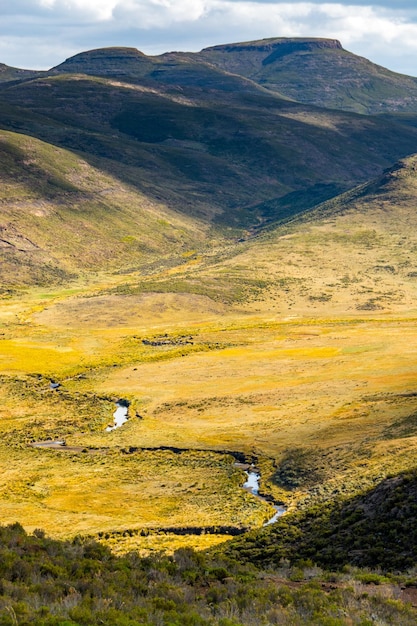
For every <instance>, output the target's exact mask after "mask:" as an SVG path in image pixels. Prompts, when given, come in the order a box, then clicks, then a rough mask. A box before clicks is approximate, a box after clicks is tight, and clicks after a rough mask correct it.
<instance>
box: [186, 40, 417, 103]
mask: <svg viewBox="0 0 417 626" xmlns="http://www.w3.org/2000/svg"><path fill="white" fill-rule="evenodd" d="M187 56H188V57H189V58H196V59H200V60H202V61H206V62H208V63H210V64H212V65H213V66H214V67H218V68H220V69H223V70H225V71H227V72H232V73H234V74H239V75H241V76H246V77H247V78H250V79H251V80H253V81H255V82H257V83H258V84H259V85H262V86H263V87H266V88H267V89H271V90H272V91H277V92H278V93H280V94H281V95H285V96H287V97H288V98H291V99H293V100H297V101H298V102H304V103H308V104H315V105H317V106H320V107H326V108H333V109H340V110H343V111H355V112H357V113H366V114H375V113H385V112H388V111H391V112H393V111H394V112H398V113H400V112H409V111H413V112H415V111H416V110H417V78H413V77H410V76H405V75H403V74H397V73H396V72H391V71H390V70H387V69H386V68H384V67H381V66H380V65H376V64H375V63H371V62H370V61H368V60H367V59H365V58H363V57H359V56H357V55H355V54H352V53H351V52H348V51H347V50H345V49H344V48H343V47H342V45H341V44H340V42H339V41H337V40H334V39H320V38H297V37H280V38H274V39H262V40H260V41H250V42H245V43H235V44H226V45H220V46H213V47H210V48H205V49H204V50H202V51H201V52H200V53H197V54H196V55H190V54H188V55H187Z"/></svg>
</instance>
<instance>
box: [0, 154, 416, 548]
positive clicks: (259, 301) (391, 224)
mask: <svg viewBox="0 0 417 626" xmlns="http://www.w3.org/2000/svg"><path fill="white" fill-rule="evenodd" d="M413 163H414V162H412V164H413ZM409 166H410V164H408V169H407V172H409V171H410V167H409ZM401 176H403V172H402V171H401V170H399V172H398V173H396V174H394V175H393V178H396V180H394V182H393V180H390V181H388V183H387V184H386V185H385V187H383V188H382V191H381V189H379V192H378V194H376V193H375V194H374V195H373V196H372V194H371V195H370V194H369V193H368V195H367V196H366V199H365V200H358V199H356V200H354V201H350V204H349V203H348V204H347V205H345V207H344V208H342V209H340V208H339V209H338V210H336V211H334V210H333V209H332V210H330V209H329V208H328V207H326V206H324V207H322V208H320V209H318V210H317V211H316V213H313V214H311V215H310V217H309V218H308V219H307V218H306V219H299V220H298V221H294V222H293V223H292V224H289V225H287V226H285V227H281V228H280V229H278V230H271V231H270V232H265V233H264V234H263V235H260V236H258V237H257V238H254V239H251V238H249V239H248V240H247V241H242V242H239V243H237V244H235V245H233V246H230V247H226V246H223V247H222V248H219V249H214V248H213V249H212V250H211V251H210V252H205V253H203V252H202V251H200V252H199V251H198V250H197V251H190V253H189V254H187V255H184V257H183V259H182V260H181V262H180V263H177V264H175V263H171V264H169V263H168V264H165V265H161V266H160V267H157V268H154V269H153V271H152V272H143V271H141V270H140V269H135V270H132V271H131V272H130V273H123V274H121V273H110V272H107V273H105V272H103V274H92V273H90V274H89V275H86V276H85V277H84V278H79V279H76V280H74V281H73V282H72V283H71V282H68V283H67V284H66V286H65V288H64V287H62V288H60V287H54V288H50V289H48V288H43V289H40V288H27V289H25V290H23V291H15V292H13V293H9V294H5V295H4V297H3V299H2V300H1V301H0V376H1V383H2V384H1V387H0V407H1V408H0V416H1V421H0V429H1V433H2V439H1V441H2V443H1V444H0V475H1V482H0V487H1V492H0V504H1V511H2V522H11V521H15V520H19V521H20V522H21V523H22V524H23V526H24V527H25V528H27V529H29V530H33V529H34V528H38V527H42V528H44V529H45V530H46V531H47V532H48V534H50V535H52V536H57V537H66V536H74V535H76V534H91V535H95V536H98V535H99V533H101V534H100V537H101V539H102V540H103V541H105V542H107V543H108V544H109V545H111V546H112V547H113V548H114V549H115V550H119V551H121V550H128V549H130V548H132V547H136V546H139V547H142V548H146V549H148V550H149V549H158V547H161V548H164V549H166V548H167V546H168V545H169V546H170V548H171V549H172V547H175V546H179V545H184V543H185V542H186V541H188V543H189V544H192V545H194V546H197V547H198V546H200V547H206V546H207V545H209V544H211V543H213V542H216V541H221V540H223V538H224V537H223V535H222V534H220V535H207V534H205V535H202V536H189V537H188V538H185V537H183V536H180V535H175V534H170V530H172V529H173V528H176V529H179V528H183V527H197V526H198V527H200V526H201V527H205V528H207V527H210V526H215V527H220V526H227V527H234V528H242V527H245V528H246V527H258V526H260V525H261V524H262V522H263V521H264V520H266V519H268V517H269V516H270V513H271V506H270V505H269V504H267V503H265V502H262V501H260V500H259V499H256V498H254V497H253V496H252V495H250V494H248V493H246V492H245V491H244V490H243V489H241V484H242V483H243V481H244V474H243V471H242V470H239V469H237V468H235V467H234V466H233V460H234V459H233V457H232V456H230V455H229V454H228V453H230V452H235V453H242V454H244V455H246V458H247V459H248V460H251V459H253V460H255V461H256V463H257V464H258V466H259V467H260V468H261V470H262V483H261V487H262V491H263V492H264V493H269V494H271V495H273V496H274V497H275V499H276V500H281V501H283V502H285V503H286V504H287V505H288V506H295V505H299V506H302V505H303V503H305V502H311V500H312V499H313V500H314V499H327V498H331V497H333V496H334V495H335V494H336V493H339V494H340V493H341V494H346V495H352V494H355V493H357V492H360V491H361V490H362V489H364V488H366V487H369V486H372V485H374V484H377V483H378V482H379V481H380V480H382V479H383V478H384V477H386V476H387V475H390V474H394V473H396V472H399V471H401V470H404V469H406V468H411V467H414V466H415V452H416V447H417V417H416V416H417V344H416V330H415V329H416V320H417V307H416V276H417V256H416V251H417V240H416V237H415V235H414V233H415V232H416V231H415V229H414V228H413V220H415V216H414V197H415V193H414V192H413V189H414V187H413V186H414V180H415V179H414V178H407V177H405V178H404V176H403V179H401V180H400V182H401V194H400V193H398V194H397V203H396V205H395V207H394V205H393V204H392V203H391V204H389V203H388V200H387V199H386V197H385V196H384V194H385V195H386V196H387V197H388V193H390V194H392V188H393V185H394V183H396V184H397V185H398V184H399V183H398V179H399V178H400V177H401ZM352 202H353V204H352ZM330 213H331V215H330ZM394 213H395V214H394ZM50 381H55V382H59V383H60V387H59V389H58V390H51V389H50V384H49V383H50ZM119 398H124V399H126V400H128V401H129V403H130V405H129V420H128V422H127V423H126V424H125V425H124V426H123V427H121V428H118V429H116V430H114V431H112V432H107V431H106V427H107V426H108V425H109V424H111V423H112V420H113V417H112V415H113V412H114V410H115V402H116V400H117V399H119ZM49 439H51V440H54V439H59V440H60V439H65V441H66V443H67V446H66V448H61V449H58V450H53V449H39V448H33V447H31V445H30V444H32V443H33V442H37V441H45V440H49ZM161 448H176V449H178V450H181V452H178V451H177V453H175V452H173V451H170V450H164V449H161ZM146 529H147V531H146ZM158 529H165V530H166V531H167V533H168V534H157V531H158ZM141 531H142V534H141ZM145 531H146V532H145ZM218 532H220V529H218Z"/></svg>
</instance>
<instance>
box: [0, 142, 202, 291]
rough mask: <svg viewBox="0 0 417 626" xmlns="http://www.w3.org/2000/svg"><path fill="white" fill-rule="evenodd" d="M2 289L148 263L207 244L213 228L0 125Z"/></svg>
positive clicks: (71, 155) (78, 159)
mask: <svg viewBox="0 0 417 626" xmlns="http://www.w3.org/2000/svg"><path fill="white" fill-rule="evenodd" d="M0 160H1V171H0V181H1V191H0V207H1V225H0V255H1V266H0V267H1V269H0V279H1V284H2V287H3V289H5V288H13V287H19V286H23V285H28V284H37V285H46V284H51V282H52V283H54V282H55V283H63V282H64V281H65V280H69V279H71V278H74V277H75V276H76V275H78V274H79V273H80V272H81V273H83V272H84V273H85V272H96V271H99V270H102V269H104V268H106V269H107V270H113V271H115V270H120V269H122V268H126V267H132V266H134V265H138V264H139V265H140V264H142V265H145V264H149V263H151V262H152V261H154V260H155V259H160V260H161V259H162V258H164V257H165V256H167V255H168V254H169V255H170V257H175V255H177V256H178V257H179V258H181V254H182V253H183V252H185V251H187V250H188V249H190V248H192V247H194V246H195V245H202V244H203V241H204V239H205V234H206V230H207V227H206V226H205V225H204V224H203V223H201V222H198V221H197V220H193V219H192V218H191V217H188V218H187V216H185V215H180V214H179V213H177V212H175V211H173V210H170V209H169V208H168V207H167V206H166V205H163V204H162V203H158V202H156V201H152V200H150V199H149V198H147V197H146V196H145V195H144V194H141V193H139V192H138V190H137V189H135V188H134V187H133V186H132V185H128V184H126V183H123V182H121V181H120V180H119V179H118V178H117V177H115V176H112V175H110V174H108V173H106V172H104V171H103V170H101V169H100V168H97V167H94V166H93V165H90V164H89V163H88V162H87V161H86V160H84V159H82V158H81V157H79V156H77V155H76V154H74V153H72V152H69V151H68V150H64V149H62V148H58V147H56V146H52V145H51V144H48V143H45V142H42V141H39V140H37V139H35V138H33V137H29V136H27V135H26V136H25V135H22V134H16V133H12V132H8V131H0Z"/></svg>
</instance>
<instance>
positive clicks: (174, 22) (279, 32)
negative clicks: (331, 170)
mask: <svg viewBox="0 0 417 626" xmlns="http://www.w3.org/2000/svg"><path fill="white" fill-rule="evenodd" d="M303 36H305V37H329V38H332V39H339V40H340V42H341V43H342V45H343V47H344V48H345V49H347V50H349V51H351V52H354V53H355V54H358V55H361V56H364V57H366V58H368V59H370V60H371V61H373V62H374V63H378V64H379V65H383V66H385V67H388V68H389V69H392V70H394V71H397V72H401V73H404V74H409V75H412V76H417V2H416V0H397V1H393V0H392V1H387V0H376V1H375V2H372V3H371V2H368V1H366V0H347V1H339V2H337V1H333V0H330V1H327V2H319V1H314V0H313V1H309V2H298V1H292V2H291V1H287V2H285V1H282V2H280V1H278V2H277V1H275V0H251V1H245V0H12V1H10V0H0V63H6V64H7V65H12V66H14V67H23V68H27V69H48V68H50V67H52V66H54V65H57V64H58V63H60V62H62V61H63V60H65V59H66V58H68V57H69V56H71V55H73V54H76V53H77V52H82V51H83V50H90V49H92V48H101V47H105V46H132V47H135V48H138V49H139V50H141V51H142V52H145V53H146V54H161V53H163V52H169V51H172V50H182V51H197V50H200V49H201V48H204V47H207V46H211V45H216V44H221V43H230V42H237V41H249V40H252V39H263V38H267V37H303Z"/></svg>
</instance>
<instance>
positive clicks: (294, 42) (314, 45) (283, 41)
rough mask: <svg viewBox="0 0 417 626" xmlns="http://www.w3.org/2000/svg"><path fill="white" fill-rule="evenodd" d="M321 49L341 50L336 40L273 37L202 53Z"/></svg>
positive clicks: (223, 45)
mask: <svg viewBox="0 0 417 626" xmlns="http://www.w3.org/2000/svg"><path fill="white" fill-rule="evenodd" d="M323 48H333V49H339V50H340V49H342V44H341V43H340V41H338V40H337V39H323V38H318V37H274V38H272V39H259V40H257V41H246V42H242V43H232V44H222V45H218V46H211V47H210V48H204V49H203V50H202V52H214V51H215V52H255V51H256V52H273V51H275V50H280V51H283V50H288V52H287V54H288V53H290V52H297V51H302V50H314V49H323Z"/></svg>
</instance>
